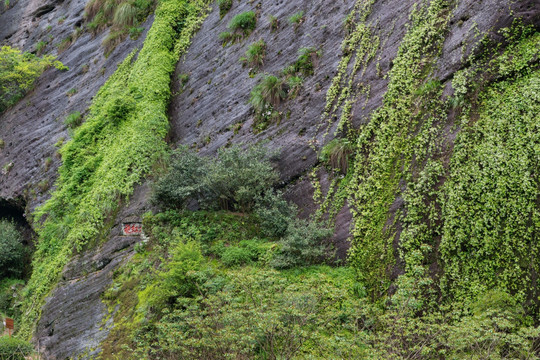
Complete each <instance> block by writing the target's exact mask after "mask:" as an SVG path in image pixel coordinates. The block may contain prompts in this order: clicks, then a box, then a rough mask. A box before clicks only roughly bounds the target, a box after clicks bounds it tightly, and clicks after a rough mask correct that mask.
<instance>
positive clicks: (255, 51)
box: [240, 40, 266, 67]
mask: <svg viewBox="0 0 540 360" xmlns="http://www.w3.org/2000/svg"><path fill="white" fill-rule="evenodd" d="M265 56H266V42H264V40H259V41H257V42H255V43H253V44H251V45H250V46H249V48H248V49H247V51H246V56H245V57H242V58H240V62H242V64H243V65H250V66H253V67H259V66H262V65H263V64H264V57H265Z"/></svg>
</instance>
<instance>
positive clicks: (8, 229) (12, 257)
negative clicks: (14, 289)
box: [0, 219, 26, 278]
mask: <svg viewBox="0 0 540 360" xmlns="http://www.w3.org/2000/svg"><path fill="white" fill-rule="evenodd" d="M22 240H23V239H22V236H21V233H20V232H19V230H18V229H17V227H16V226H15V224H14V223H13V222H11V221H9V220H5V219H2V220H0V278H2V277H20V276H21V275H22V272H23V270H24V260H25V255H26V249H25V248H24V246H23V244H22Z"/></svg>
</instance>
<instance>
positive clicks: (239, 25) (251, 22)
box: [219, 11, 257, 45]
mask: <svg viewBox="0 0 540 360" xmlns="http://www.w3.org/2000/svg"><path fill="white" fill-rule="evenodd" d="M256 26H257V15H255V12H253V11H246V12H244V13H241V14H238V15H236V16H235V17H233V18H232V20H231V21H230V22H229V25H228V28H229V30H230V31H227V32H223V33H221V34H220V35H219V38H220V39H221V41H222V42H223V45H227V44H228V43H235V42H238V41H240V40H242V39H243V38H246V37H248V36H249V34H251V32H252V31H253V30H255V27H256Z"/></svg>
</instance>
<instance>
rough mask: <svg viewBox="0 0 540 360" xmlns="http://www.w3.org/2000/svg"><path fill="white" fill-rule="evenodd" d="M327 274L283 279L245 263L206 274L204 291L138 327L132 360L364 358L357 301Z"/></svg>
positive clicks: (343, 279)
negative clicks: (221, 275) (218, 274)
mask: <svg viewBox="0 0 540 360" xmlns="http://www.w3.org/2000/svg"><path fill="white" fill-rule="evenodd" d="M329 273H330V274H331V273H332V272H331V271H330V269H320V270H319V271H317V270H316V269H315V270H313V271H312V272H311V273H307V274H305V273H304V274H301V275H291V276H290V278H286V277H283V276H282V275H281V274H280V273H278V272H276V271H272V270H259V269H251V268H243V269H240V270H238V271H229V272H228V274H227V278H226V279H224V280H225V281H223V280H221V281H216V278H215V277H207V276H204V275H202V274H201V276H203V281H202V282H201V283H200V284H199V288H200V290H201V292H202V293H201V296H199V297H197V298H196V301H193V300H191V299H184V300H183V301H181V302H180V303H181V304H182V306H178V307H176V308H175V309H173V310H172V311H170V312H167V313H166V314H165V316H164V317H163V318H161V320H160V321H159V322H156V323H153V324H149V325H148V326H147V327H145V328H143V329H141V330H140V331H138V332H137V335H136V343H137V348H136V350H135V351H134V353H133V358H150V359H164V358H182V359H183V358H186V359H217V358H230V359H238V358H249V359H293V358H332V357H339V358H363V356H362V355H365V352H364V351H363V349H362V345H361V344H359V343H357V342H356V343H355V342H354V340H353V339H352V337H353V336H352V335H353V334H354V333H355V330H354V325H353V323H354V320H355V319H356V318H355V317H354V315H353V314H354V312H355V311H357V310H358V309H359V302H358V301H356V300H355V299H354V298H352V297H351V296H350V295H349V292H348V290H347V286H346V285H347V284H349V281H348V279H347V276H346V275H345V276H343V275H341V274H340V275H341V276H338V277H337V278H332V275H329ZM340 280H341V281H340ZM328 334H333V335H332V336H329V335H328ZM150 344H152V346H150Z"/></svg>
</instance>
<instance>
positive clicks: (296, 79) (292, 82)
mask: <svg viewBox="0 0 540 360" xmlns="http://www.w3.org/2000/svg"><path fill="white" fill-rule="evenodd" d="M303 85H304V79H302V78H301V77H300V76H291V77H290V78H288V79H287V86H288V88H289V98H290V99H294V98H295V97H296V96H297V95H298V93H299V92H300V89H302V86H303Z"/></svg>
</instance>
